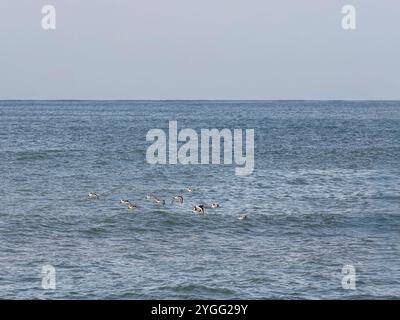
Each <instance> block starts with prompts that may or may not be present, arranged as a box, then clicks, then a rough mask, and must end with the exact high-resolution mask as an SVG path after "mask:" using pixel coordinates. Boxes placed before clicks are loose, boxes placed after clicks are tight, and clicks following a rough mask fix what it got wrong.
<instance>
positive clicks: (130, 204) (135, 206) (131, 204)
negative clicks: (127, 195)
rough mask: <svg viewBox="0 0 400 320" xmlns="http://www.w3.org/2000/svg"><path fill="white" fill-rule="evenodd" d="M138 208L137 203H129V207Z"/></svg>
mask: <svg viewBox="0 0 400 320" xmlns="http://www.w3.org/2000/svg"><path fill="white" fill-rule="evenodd" d="M136 208H137V205H136V204H134V203H131V202H130V203H129V204H128V209H136Z"/></svg>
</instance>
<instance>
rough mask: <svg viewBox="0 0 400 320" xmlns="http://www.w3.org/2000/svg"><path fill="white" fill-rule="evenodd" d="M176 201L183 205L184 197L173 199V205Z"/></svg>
mask: <svg viewBox="0 0 400 320" xmlns="http://www.w3.org/2000/svg"><path fill="white" fill-rule="evenodd" d="M175 201H178V202H179V203H183V196H174V197H172V201H171V203H174V202H175Z"/></svg>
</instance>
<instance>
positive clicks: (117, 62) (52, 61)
mask: <svg viewBox="0 0 400 320" xmlns="http://www.w3.org/2000/svg"><path fill="white" fill-rule="evenodd" d="M47 4H50V5H53V6H54V7H55V9H56V29H55V30H50V31H49V30H44V29H43V28H42V25H41V20H42V16H43V15H42V13H41V10H42V7H43V6H44V5H47ZM347 4H350V5H353V6H354V7H355V8H356V18H357V20H356V23H357V25H356V30H344V29H343V28H342V24H341V20H342V17H343V14H342V12H341V10H342V7H343V6H344V5H347ZM399 17H400V1H399V0H379V1H376V0H346V1H343V0H301V1H298V0H273V1H272V0H108V1H106V0H68V1H66V0H46V1H42V0H1V1H0V49H1V50H0V99H2V100H9V99H99V100H100V99H111V100H113V99H121V100H129V99H156V100H163V99H232V100H236V99H237V100H240V99H255V100H274V99H283V100H290V99H310V100H312V99H355V100H368V99H371V100H400V74H399V72H400V18H399Z"/></svg>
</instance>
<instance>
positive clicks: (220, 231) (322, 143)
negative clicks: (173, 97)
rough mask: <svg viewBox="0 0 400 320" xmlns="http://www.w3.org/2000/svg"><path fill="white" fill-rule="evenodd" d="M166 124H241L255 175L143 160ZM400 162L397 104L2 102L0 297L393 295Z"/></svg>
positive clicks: (397, 273) (398, 261)
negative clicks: (51, 271)
mask: <svg viewBox="0 0 400 320" xmlns="http://www.w3.org/2000/svg"><path fill="white" fill-rule="evenodd" d="M169 120H177V121H178V127H179V129H182V128H193V129H195V130H196V131H197V132H200V129H201V128H219V129H222V128H229V129H234V128H242V129H245V128H254V130H255V140H256V141H255V144H256V145H255V170H254V172H253V174H252V175H249V176H247V177H238V176H235V173H234V166H230V165H209V166H207V165H158V166H151V165H149V164H147V163H146V158H145V155H146V149H147V147H148V146H149V145H150V143H149V142H146V138H145V137H146V133H147V132H148V130H150V129H153V128H162V129H167V127H168V121H169ZM399 160H400V103H399V102H341V101H331V102H318V101H314V102H309V101H287V102H285V101H282V102H251V101H249V102H236V101H226V102H215V101H191V102H184V101H168V102H165V101H163V102H161V101H160V102H156V101H155V102H134V101H126V102H124V101H118V102H116V101H108V102H104V101H86V102H82V101H52V102H45V101H24V102H15V101H14V102H12V101H3V102H0V181H1V182H0V199H1V202H0V298H18V299H24V298H39V299H42V298H45V299H47V298H56V299H59V298H67V299H89V298H111V299H153V298H156V299H178V298H179V299H189V298H201V299H207V298H213V299H240V298H243V299H244V298H249V299H253V298H257V299H259V298H260V299H265V298H287V299H299V298H309V299H321V298H322V299H328V298H340V299H342V298H397V299H398V298H400V187H399V185H400V162H399ZM188 186H190V187H193V189H194V192H193V193H185V191H184V189H185V188H186V187H188ZM90 191H94V192H98V193H99V194H100V195H101V197H100V199H98V200H90V199H88V198H87V193H88V192H90ZM148 193H152V194H156V195H157V196H159V197H162V198H164V199H166V200H167V204H166V206H165V207H162V206H157V205H154V204H152V203H149V202H146V201H145V200H144V198H145V195H146V194H148ZM176 194H183V195H184V197H185V202H184V204H183V205H180V204H171V203H170V199H171V196H172V195H176ZM121 198H128V199H131V200H132V201H135V202H136V203H137V204H138V205H139V206H140V208H139V209H137V210H133V211H130V210H128V209H127V208H126V207H124V206H121V205H120V204H118V201H119V199H121ZM214 201H217V202H219V203H220V204H221V208H220V209H216V210H206V214H205V215H204V216H198V215H195V214H193V213H192V212H191V209H190V205H191V204H197V203H201V202H214ZM243 212H245V213H247V214H248V217H249V218H248V219H247V220H243V221H240V220H238V219H237V217H238V215H239V214H241V213H243ZM48 264H50V265H52V266H54V267H55V269H56V281H57V282H56V284H57V287H56V290H50V291H46V290H43V289H42V275H41V270H42V266H43V265H48ZM348 264H350V265H353V266H354V267H355V268H356V272H357V273H356V280H357V282H356V285H357V289H356V290H344V289H343V288H342V277H343V275H342V273H341V272H342V267H343V266H344V265H348Z"/></svg>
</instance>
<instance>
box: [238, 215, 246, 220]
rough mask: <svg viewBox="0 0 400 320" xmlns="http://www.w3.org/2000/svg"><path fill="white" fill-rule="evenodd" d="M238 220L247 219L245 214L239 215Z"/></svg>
mask: <svg viewBox="0 0 400 320" xmlns="http://www.w3.org/2000/svg"><path fill="white" fill-rule="evenodd" d="M238 219H239V220H246V219H247V214H241V215H240V216H239V218H238Z"/></svg>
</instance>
